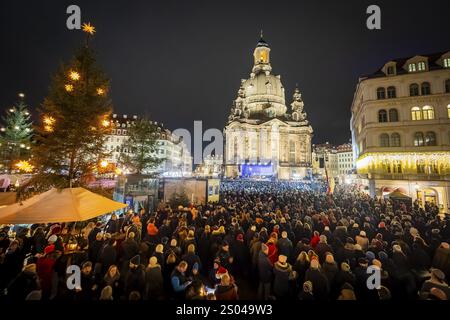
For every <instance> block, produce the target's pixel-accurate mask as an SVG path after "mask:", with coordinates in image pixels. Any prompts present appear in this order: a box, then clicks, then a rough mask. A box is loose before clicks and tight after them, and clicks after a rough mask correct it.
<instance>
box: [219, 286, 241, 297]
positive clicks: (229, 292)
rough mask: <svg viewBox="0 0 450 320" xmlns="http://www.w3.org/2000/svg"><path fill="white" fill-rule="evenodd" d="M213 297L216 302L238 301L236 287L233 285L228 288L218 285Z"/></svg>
mask: <svg viewBox="0 0 450 320" xmlns="http://www.w3.org/2000/svg"><path fill="white" fill-rule="evenodd" d="M215 296H216V299H217V300H238V294H237V287H236V286H235V285H234V284H230V285H228V286H223V285H220V284H219V285H218V286H217V289H216V291H215Z"/></svg>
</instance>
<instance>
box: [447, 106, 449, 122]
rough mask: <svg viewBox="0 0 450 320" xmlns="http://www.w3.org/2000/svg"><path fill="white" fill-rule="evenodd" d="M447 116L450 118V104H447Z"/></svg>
mask: <svg viewBox="0 0 450 320" xmlns="http://www.w3.org/2000/svg"><path fill="white" fill-rule="evenodd" d="M447 117H448V118H449V119H450V104H449V105H448V106H447Z"/></svg>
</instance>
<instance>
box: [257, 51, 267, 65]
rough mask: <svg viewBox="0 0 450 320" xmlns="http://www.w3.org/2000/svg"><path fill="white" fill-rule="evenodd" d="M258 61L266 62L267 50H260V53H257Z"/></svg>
mask: <svg viewBox="0 0 450 320" xmlns="http://www.w3.org/2000/svg"><path fill="white" fill-rule="evenodd" d="M259 61H260V62H262V63H267V51H266V50H262V51H261V54H260V55H259Z"/></svg>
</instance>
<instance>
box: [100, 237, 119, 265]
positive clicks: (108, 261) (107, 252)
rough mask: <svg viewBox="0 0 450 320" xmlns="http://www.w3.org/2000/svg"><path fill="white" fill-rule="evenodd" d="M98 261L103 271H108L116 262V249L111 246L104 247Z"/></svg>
mask: <svg viewBox="0 0 450 320" xmlns="http://www.w3.org/2000/svg"><path fill="white" fill-rule="evenodd" d="M99 261H100V263H101V264H102V269H103V271H106V270H108V268H109V267H110V266H111V265H113V264H115V263H116V261H117V250H116V247H114V246H113V245H111V244H107V245H106V246H104V247H103V250H102V254H101V256H100V259H99Z"/></svg>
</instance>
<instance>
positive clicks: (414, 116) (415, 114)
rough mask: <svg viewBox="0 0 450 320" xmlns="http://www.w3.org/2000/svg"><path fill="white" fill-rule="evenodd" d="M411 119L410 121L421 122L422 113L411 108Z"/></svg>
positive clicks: (417, 108)
mask: <svg viewBox="0 0 450 320" xmlns="http://www.w3.org/2000/svg"><path fill="white" fill-rule="evenodd" d="M411 119H412V120H422V111H421V110H420V108H419V107H413V108H411Z"/></svg>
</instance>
